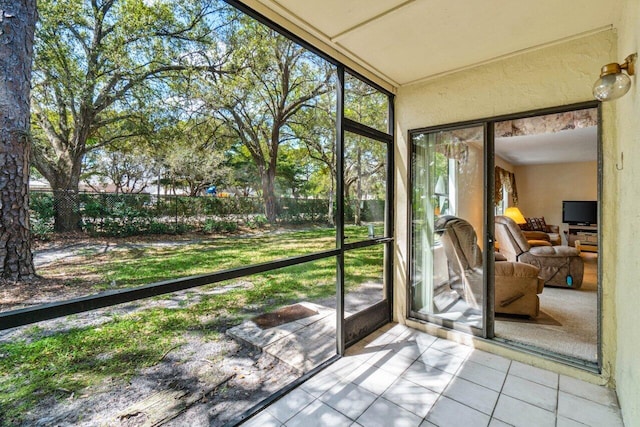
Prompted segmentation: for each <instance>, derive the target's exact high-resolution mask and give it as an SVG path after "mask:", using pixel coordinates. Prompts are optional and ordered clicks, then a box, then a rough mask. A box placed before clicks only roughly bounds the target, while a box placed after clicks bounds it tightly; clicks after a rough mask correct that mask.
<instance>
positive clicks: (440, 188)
mask: <svg viewBox="0 0 640 427" xmlns="http://www.w3.org/2000/svg"><path fill="white" fill-rule="evenodd" d="M433 192H434V193H435V194H437V195H438V196H444V195H446V194H447V189H446V187H445V184H444V177H443V176H442V175H439V176H438V179H437V180H436V186H435V188H434V189H433Z"/></svg>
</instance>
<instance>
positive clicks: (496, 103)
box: [394, 31, 640, 383]
mask: <svg viewBox="0 0 640 427" xmlns="http://www.w3.org/2000/svg"><path fill="white" fill-rule="evenodd" d="M616 55H617V54H616V35H615V33H614V32H613V31H606V32H602V33H598V34H595V35H591V36H588V37H584V38H581V39H576V40H572V41H569V42H566V43H562V44H558V45H554V46H550V47H546V48H543V49H539V50H535V51H531V52H527V53H523V54H522V55H519V56H517V57H512V58H508V59H504V60H501V61H496V62H493V63H490V64H487V65H483V66H480V67H477V68H474V69H470V70H465V71H462V72H459V73H455V74H451V75H448V76H444V77H441V78H438V79H434V80H430V81H427V82H424V83H422V84H416V85H411V86H404V87H401V88H399V90H398V96H397V102H396V118H397V125H396V126H397V127H396V140H397V145H396V157H395V158H396V176H395V179H396V189H395V190H396V191H395V195H396V204H395V205H396V258H395V260H394V262H395V266H396V269H395V277H394V280H395V282H394V283H395V302H394V305H395V307H394V318H395V319H396V320H397V321H399V322H406V323H407V324H410V325H411V326H414V327H418V328H420V329H423V330H428V331H430V332H434V333H438V334H439V335H443V334H445V332H443V331H440V330H438V329H437V328H434V327H432V326H430V325H425V324H422V323H417V322H412V321H407V320H406V315H407V286H406V282H407V268H408V265H409V262H410V260H409V256H410V255H409V251H408V242H407V232H408V225H407V224H408V216H407V212H408V199H407V195H408V194H409V191H410V189H409V184H410V183H409V176H408V169H409V146H408V141H407V138H408V131H409V130H410V129H414V128H420V127H427V126H433V125H438V124H445V123H452V122H460V121H466V120H472V119H480V118H486V117H492V116H498V115H502V114H508V113H517V112H521V111H528V110H534V109H538V108H545V107H553V106H560V105H567V104H573V103H577V102H584V101H590V100H592V99H593V97H592V94H591V87H592V85H593V82H594V81H595V80H596V78H597V77H598V74H599V69H600V67H601V66H602V65H603V64H605V63H607V62H612V60H614V59H615V58H616ZM603 116H604V119H603V120H604V126H603V147H604V148H603V149H604V162H605V170H604V188H605V189H608V188H611V186H612V185H613V186H614V187H615V180H614V178H612V177H611V174H612V169H613V170H615V167H614V166H613V165H614V164H615V156H616V154H615V147H614V144H613V143H612V141H613V137H614V130H615V127H614V124H613V107H611V106H609V105H605V106H604V108H603ZM636 158H640V157H636ZM603 195H604V201H605V204H606V206H615V205H611V204H610V203H611V201H612V199H613V197H614V195H613V194H612V192H609V191H608V190H605V191H604V194H603ZM636 203H637V202H636ZM637 211H640V210H637ZM615 224H616V221H615V220H613V219H611V218H609V217H607V218H606V219H605V221H604V224H601V227H602V228H601V230H603V233H606V234H603V235H605V236H606V235H611V234H610V233H611V232H612V230H613V229H615ZM604 240H605V241H604V242H603V248H602V251H601V253H600V256H601V257H602V258H603V262H604V265H605V266H606V265H608V263H609V265H610V263H611V262H612V260H613V259H614V258H613V256H612V252H613V246H615V242H614V241H612V240H611V239H607V238H606V237H605V239H604ZM638 248H639V249H640V245H638ZM638 258H639V259H640V257H638ZM609 270H610V269H609ZM614 279H615V274H607V272H606V271H605V274H604V280H603V288H604V298H603V328H604V334H603V337H604V340H603V353H604V357H603V362H604V363H603V373H602V375H601V376H593V375H590V374H588V373H585V372H584V371H580V370H577V369H573V368H570V367H567V366H563V365H559V364H557V363H554V362H550V361H548V360H542V359H539V358H535V357H532V356H528V355H525V354H522V353H519V352H514V351H511V350H508V349H505V348H504V347H499V346H497V345H493V344H491V343H487V342H485V341H480V340H476V341H475V342H474V345H475V346H476V347H478V348H487V349H489V350H490V351H493V352H496V353H500V354H505V355H507V356H509V357H513V358H515V359H516V360H522V361H524V362H527V363H531V364H535V365H537V366H541V367H545V368H549V369H554V370H556V371H559V372H563V373H567V374H569V375H573V376H577V377H580V378H583V379H587V380H590V381H593V382H599V383H607V382H610V381H611V379H612V366H613V362H614V361H615V331H616V329H615V310H614V297H615V295H614V291H615V281H614ZM446 334H447V335H449V337H450V338H454V339H458V340H462V341H467V340H469V338H468V337H461V336H458V335H457V334H453V333H446Z"/></svg>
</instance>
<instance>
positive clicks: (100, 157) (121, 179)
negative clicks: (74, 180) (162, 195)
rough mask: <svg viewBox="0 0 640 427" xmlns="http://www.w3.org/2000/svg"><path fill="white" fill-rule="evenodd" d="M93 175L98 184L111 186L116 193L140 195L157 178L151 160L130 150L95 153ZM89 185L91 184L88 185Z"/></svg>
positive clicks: (140, 153)
mask: <svg viewBox="0 0 640 427" xmlns="http://www.w3.org/2000/svg"><path fill="white" fill-rule="evenodd" d="M95 154H96V157H97V159H96V165H95V168H94V171H93V175H94V176H96V177H97V180H98V182H99V183H100V184H103V185H105V184H109V183H111V184H113V185H114V186H115V190H116V194H118V193H130V194H131V193H142V192H143V191H144V190H145V189H146V188H147V187H148V186H149V183H150V182H151V181H152V180H154V179H156V178H157V174H155V173H154V162H153V159H152V158H151V157H150V156H149V155H148V154H146V153H144V152H134V151H132V150H131V149H126V148H125V149H118V150H108V151H107V150H104V151H99V152H96V153H95ZM90 185H91V184H90Z"/></svg>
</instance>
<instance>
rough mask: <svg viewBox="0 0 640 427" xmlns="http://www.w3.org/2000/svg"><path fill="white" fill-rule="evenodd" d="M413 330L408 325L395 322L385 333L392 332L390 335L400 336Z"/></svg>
mask: <svg viewBox="0 0 640 427" xmlns="http://www.w3.org/2000/svg"><path fill="white" fill-rule="evenodd" d="M414 330H415V329H412V328H410V327H408V326H407V325H401V324H399V323H396V324H394V325H393V326H392V327H391V328H389V329H388V330H387V332H386V333H388V334H392V335H395V336H400V335H402V334H404V333H405V332H411V331H414Z"/></svg>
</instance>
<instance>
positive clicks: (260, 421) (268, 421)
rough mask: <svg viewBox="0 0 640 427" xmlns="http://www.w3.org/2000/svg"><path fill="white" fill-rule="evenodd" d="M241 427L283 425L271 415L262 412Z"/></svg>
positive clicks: (275, 426)
mask: <svg viewBox="0 0 640 427" xmlns="http://www.w3.org/2000/svg"><path fill="white" fill-rule="evenodd" d="M241 425H242V427H281V426H282V425H283V424H282V423H281V422H280V421H279V420H278V419H277V418H276V417H274V416H273V415H271V414H270V413H268V412H266V411H262V412H260V413H259V414H257V415H255V416H253V417H252V418H250V419H248V420H247V421H245V422H244V423H242V424H241Z"/></svg>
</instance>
